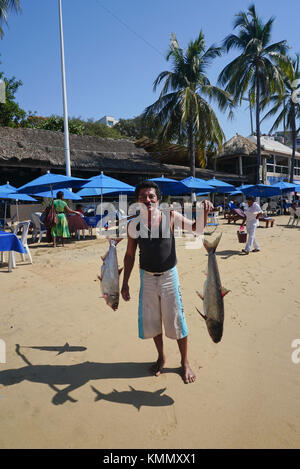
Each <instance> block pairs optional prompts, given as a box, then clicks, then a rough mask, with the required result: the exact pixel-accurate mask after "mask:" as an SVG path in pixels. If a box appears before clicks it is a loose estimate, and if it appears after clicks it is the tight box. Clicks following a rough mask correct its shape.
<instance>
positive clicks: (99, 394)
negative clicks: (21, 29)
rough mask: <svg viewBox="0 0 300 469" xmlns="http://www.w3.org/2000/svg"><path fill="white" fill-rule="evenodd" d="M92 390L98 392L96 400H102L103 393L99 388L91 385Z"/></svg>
mask: <svg viewBox="0 0 300 469" xmlns="http://www.w3.org/2000/svg"><path fill="white" fill-rule="evenodd" d="M91 388H92V390H93V391H94V392H95V393H96V397H95V401H100V400H101V399H102V393H101V392H99V391H98V389H96V388H94V386H91Z"/></svg>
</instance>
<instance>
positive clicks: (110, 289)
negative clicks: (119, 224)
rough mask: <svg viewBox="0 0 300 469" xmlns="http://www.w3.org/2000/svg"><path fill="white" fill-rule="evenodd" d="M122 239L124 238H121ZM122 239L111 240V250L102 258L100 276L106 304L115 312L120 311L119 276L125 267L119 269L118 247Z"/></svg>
mask: <svg viewBox="0 0 300 469" xmlns="http://www.w3.org/2000/svg"><path fill="white" fill-rule="evenodd" d="M121 239H122V238H121ZM121 239H118V240H115V239H110V240H109V250H108V252H107V253H106V254H105V256H104V257H101V259H102V260H103V264H102V266H101V275H100V276H99V275H98V278H99V280H100V285H101V290H102V295H103V298H104V299H105V301H106V304H108V306H110V307H111V308H112V309H113V310H114V311H116V310H117V309H118V306H119V298H120V285H119V276H120V274H121V272H122V270H123V267H122V268H121V269H119V267H118V258H117V249H116V245H117V244H118V243H119V242H120V241H121Z"/></svg>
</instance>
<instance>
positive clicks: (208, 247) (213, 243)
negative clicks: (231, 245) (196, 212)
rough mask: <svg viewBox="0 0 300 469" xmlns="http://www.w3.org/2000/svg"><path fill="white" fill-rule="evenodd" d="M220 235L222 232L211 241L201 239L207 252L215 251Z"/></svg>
mask: <svg viewBox="0 0 300 469" xmlns="http://www.w3.org/2000/svg"><path fill="white" fill-rule="evenodd" d="M221 237H222V233H220V234H219V236H217V237H216V238H215V239H214V240H213V241H208V240H207V239H204V240H203V246H204V247H205V249H206V250H207V252H208V253H209V252H215V251H216V249H217V247H218V244H219V242H220V239H221Z"/></svg>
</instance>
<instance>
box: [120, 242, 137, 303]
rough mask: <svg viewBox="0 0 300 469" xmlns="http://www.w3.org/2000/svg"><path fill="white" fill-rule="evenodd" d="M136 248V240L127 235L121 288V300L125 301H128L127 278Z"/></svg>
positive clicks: (132, 264) (131, 267)
mask: <svg viewBox="0 0 300 469" xmlns="http://www.w3.org/2000/svg"><path fill="white" fill-rule="evenodd" d="M136 248H137V243H136V240H135V239H133V238H131V237H130V236H129V235H128V241H127V250H126V253H125V257H124V275H123V284H122V288H121V295H122V297H123V300H125V301H129V300H130V294H129V285H128V281H129V277H130V275H131V271H132V269H133V266H134V261H135V253H136Z"/></svg>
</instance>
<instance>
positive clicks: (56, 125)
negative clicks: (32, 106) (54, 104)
mask: <svg viewBox="0 0 300 469" xmlns="http://www.w3.org/2000/svg"><path fill="white" fill-rule="evenodd" d="M27 122H28V123H29V126H30V127H32V128H36V129H43V130H52V131H54V132H64V128H65V125H64V119H63V117H60V116H54V115H53V116H50V117H48V118H44V117H36V116H30V117H29V118H28V120H27ZM68 124H69V125H68V127H69V132H70V133H71V134H77V135H83V134H84V126H83V125H82V124H81V123H80V122H79V121H78V120H77V119H69V121H68Z"/></svg>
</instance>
